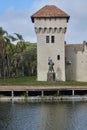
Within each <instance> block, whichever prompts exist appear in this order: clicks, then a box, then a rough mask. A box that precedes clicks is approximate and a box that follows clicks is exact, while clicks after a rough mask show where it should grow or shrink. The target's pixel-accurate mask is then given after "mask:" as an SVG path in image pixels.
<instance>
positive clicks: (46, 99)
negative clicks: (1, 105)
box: [0, 96, 87, 102]
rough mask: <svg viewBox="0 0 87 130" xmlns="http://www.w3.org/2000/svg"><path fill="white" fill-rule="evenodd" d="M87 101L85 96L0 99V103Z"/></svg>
mask: <svg viewBox="0 0 87 130" xmlns="http://www.w3.org/2000/svg"><path fill="white" fill-rule="evenodd" d="M59 101H87V96H44V97H41V96H36V97H24V96H21V97H14V98H12V97H0V102H59Z"/></svg>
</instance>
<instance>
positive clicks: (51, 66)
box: [48, 57, 54, 72]
mask: <svg viewBox="0 0 87 130" xmlns="http://www.w3.org/2000/svg"><path fill="white" fill-rule="evenodd" d="M48 65H49V70H48V72H54V68H53V66H54V62H53V61H52V59H50V57H49V58H48Z"/></svg>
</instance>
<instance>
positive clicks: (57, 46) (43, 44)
mask: <svg viewBox="0 0 87 130" xmlns="http://www.w3.org/2000/svg"><path fill="white" fill-rule="evenodd" d="M31 19H32V22H33V23H34V25H35V27H34V28H35V32H36V35H37V80H38V81H47V72H48V67H49V66H48V59H49V57H50V58H51V59H52V61H53V62H54V64H55V65H54V71H55V74H56V80H58V81H65V45H64V36H65V32H66V29H67V22H68V20H69V15H68V14H66V13H65V12H64V11H62V10H61V9H59V8H57V7H56V6H54V5H47V6H45V7H43V8H41V9H40V10H39V11H37V12H36V13H34V14H33V15H32V16H31Z"/></svg>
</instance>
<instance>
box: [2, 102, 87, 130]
mask: <svg viewBox="0 0 87 130" xmlns="http://www.w3.org/2000/svg"><path fill="white" fill-rule="evenodd" d="M86 129H87V103H86V102H83V103H82V102H59V103H13V104H12V103H0V130H86Z"/></svg>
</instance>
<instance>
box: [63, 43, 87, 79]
mask: <svg viewBox="0 0 87 130" xmlns="http://www.w3.org/2000/svg"><path fill="white" fill-rule="evenodd" d="M82 46H83V49H82V50H77V49H76V48H75V47H74V46H72V45H70V44H69V45H66V47H65V55H66V67H65V68H66V80H75V81H87V45H86V44H85V45H84V44H82Z"/></svg>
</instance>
